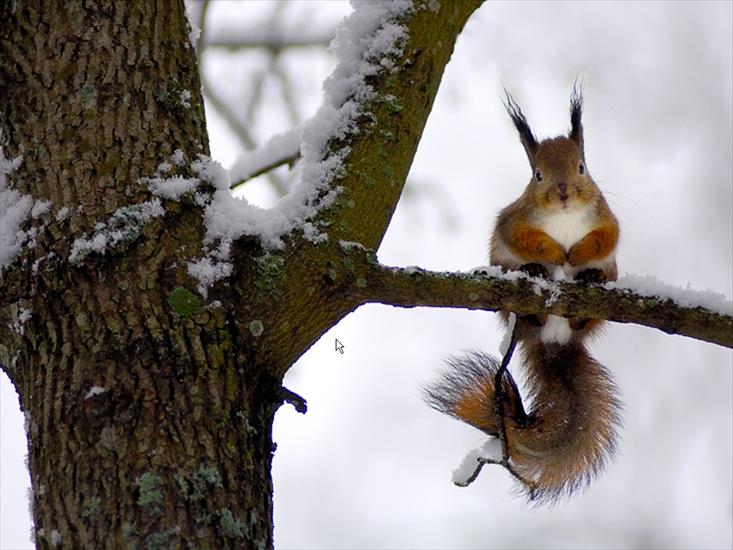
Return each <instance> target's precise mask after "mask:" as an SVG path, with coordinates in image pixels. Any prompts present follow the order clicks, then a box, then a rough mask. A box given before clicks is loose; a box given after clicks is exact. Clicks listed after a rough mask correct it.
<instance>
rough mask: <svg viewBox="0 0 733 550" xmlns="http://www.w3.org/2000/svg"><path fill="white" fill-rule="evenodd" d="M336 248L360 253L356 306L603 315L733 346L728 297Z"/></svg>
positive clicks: (354, 256)
mask: <svg viewBox="0 0 733 550" xmlns="http://www.w3.org/2000/svg"><path fill="white" fill-rule="evenodd" d="M342 248H344V249H345V250H349V251H351V252H352V253H351V254H349V256H350V259H352V261H353V260H356V259H357V258H360V260H357V261H353V263H352V264H351V265H353V268H352V269H353V277H355V278H354V280H353V281H354V282H353V288H352V289H351V290H350V292H353V294H356V295H357V297H358V298H359V300H360V301H361V302H362V303H382V304H388V305H393V306H399V307H416V306H426V307H454V308H466V309H482V310H490V311H498V310H507V311H514V312H516V313H520V314H528V313H540V312H544V313H552V314H554V315H561V316H564V317H586V318H594V319H606V320H609V321H615V322H617V323H635V324H639V325H644V326H647V327H652V328H656V329H658V330H661V331H663V332H666V333H667V334H679V335H682V336H689V337H691V338H696V339H698V340H703V341H705V342H712V343H714V344H719V345H721V346H725V347H728V348H733V311H730V310H733V307H731V305H730V302H725V301H721V303H720V307H719V308H716V307H713V306H712V305H708V306H707V307H706V306H703V305H693V304H692V303H686V304H681V303H679V302H678V301H675V300H673V299H672V298H665V297H662V296H650V295H649V291H648V290H639V289H635V288H626V287H621V286H619V285H618V284H617V283H612V284H607V285H587V284H580V283H574V282H551V281H547V280H544V279H538V278H530V277H528V276H526V275H524V274H523V273H515V272H510V273H506V274H500V273H499V270H498V269H497V268H493V267H492V268H487V269H486V270H485V271H484V272H483V273H482V272H480V271H477V272H475V273H448V272H435V271H426V270H423V269H419V268H395V267H388V266H384V265H382V264H379V263H377V262H376V261H375V260H374V256H373V254H358V253H353V252H354V251H355V250H359V247H358V246H352V245H349V243H342ZM361 250H362V251H363V249H361ZM487 273H491V275H489V274H487ZM667 288H669V287H667ZM680 290H681V289H680ZM696 295H697V296H699V297H700V301H701V302H702V303H705V302H706V298H709V293H706V292H695V291H689V290H688V291H686V296H687V297H688V300H687V301H688V302H689V301H690V300H689V297H694V296H696ZM708 301H709V300H708Z"/></svg>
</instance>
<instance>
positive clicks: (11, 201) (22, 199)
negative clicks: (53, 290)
mask: <svg viewBox="0 0 733 550" xmlns="http://www.w3.org/2000/svg"><path fill="white" fill-rule="evenodd" d="M1 137H2V134H0V138H1ZM22 160H23V158H22V157H20V156H19V157H16V158H14V159H12V160H10V159H7V158H5V152H4V151H3V147H2V145H0V272H1V271H2V269H3V268H4V267H6V266H7V265H9V264H10V262H11V261H12V260H13V258H14V257H15V255H16V254H17V253H18V251H19V250H20V248H21V247H22V246H23V245H24V244H25V242H26V241H27V240H28V239H29V238H30V237H31V235H30V234H29V232H28V231H24V230H22V229H21V226H22V225H23V223H24V222H25V221H26V220H27V219H28V216H29V215H30V213H31V211H32V210H33V207H34V204H33V198H32V197H30V196H28V195H23V194H21V193H18V192H17V191H15V190H14V189H11V188H10V186H9V184H8V177H7V176H8V174H10V173H12V172H13V171H14V170H17V168H18V166H20V163H21V162H22Z"/></svg>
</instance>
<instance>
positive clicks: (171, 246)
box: [0, 0, 479, 549]
mask: <svg viewBox="0 0 733 550" xmlns="http://www.w3.org/2000/svg"><path fill="white" fill-rule="evenodd" d="M384 5H385V6H386V5H389V4H384ZM478 5H479V2H478V1H477V0H462V1H460V2H459V1H456V2H450V3H448V2H444V3H443V4H442V5H441V4H440V3H438V2H425V3H421V4H417V6H416V7H415V8H414V9H411V10H408V11H405V12H403V13H399V14H398V15H396V16H395V17H397V18H398V19H396V20H394V21H390V22H389V23H390V24H391V25H394V24H395V23H397V24H400V25H402V24H404V25H405V27H406V28H407V30H408V31H409V32H408V33H406V34H407V35H408V36H409V41H408V42H407V43H406V44H405V46H404V52H403V53H402V54H400V56H398V57H395V58H394V59H390V60H387V61H389V63H386V65H379V67H380V68H379V70H380V71H383V70H385V71H386V69H385V66H391V65H390V63H394V67H399V71H390V72H389V74H386V73H385V75H377V74H376V73H371V74H370V76H369V86H370V89H372V90H373V92H374V94H373V96H372V98H371V100H370V101H371V102H370V103H369V104H368V105H366V104H365V105H361V106H360V108H363V109H364V111H363V113H362V114H363V116H361V118H360V119H359V121H358V124H360V125H362V126H363V127H362V128H359V129H358V131H354V132H353V133H352V134H348V132H347V133H346V134H344V133H343V132H339V131H338V130H339V129H337V130H335V131H336V132H337V133H338V135H335V136H334V139H332V140H331V141H329V147H330V149H329V150H328V151H325V152H324V153H323V154H324V155H326V156H328V155H332V154H333V155H337V154H338V151H339V147H344V149H341V151H348V155H347V156H348V159H347V160H345V161H344V171H343V173H341V174H340V175H339V178H340V179H339V180H338V182H336V183H334V182H329V183H330V184H331V185H332V187H334V188H335V187H336V186H338V188H339V190H340V195H339V198H338V200H337V201H335V202H334V203H333V204H332V205H331V206H329V207H328V208H324V209H323V210H321V211H319V212H318V214H317V216H315V218H314V220H315V222H314V223H319V224H321V227H323V228H328V230H327V231H328V239H327V242H325V243H323V242H318V243H315V242H312V241H309V240H308V239H306V238H304V237H303V236H302V235H300V234H291V235H288V236H287V246H286V247H285V248H284V250H282V251H276V252H272V251H269V252H268V251H265V250H264V249H263V248H262V246H261V245H260V243H259V241H258V240H257V239H254V238H249V237H247V236H244V237H242V238H240V239H238V240H236V241H235V242H234V243H232V249H231V265H232V266H233V267H232V273H231V275H230V276H229V277H228V278H227V279H226V280H224V281H222V282H221V283H219V284H217V285H214V286H213V287H212V288H210V289H209V292H208V296H207V297H205V299H204V298H202V297H201V296H199V295H197V294H196V293H195V290H196V282H195V281H194V280H193V279H192V277H191V276H190V275H189V273H188V266H189V264H190V262H191V261H192V259H194V258H200V257H201V256H202V249H203V246H204V245H203V243H204V235H205V227H204V223H203V209H202V207H201V204H200V202H196V198H195V197H190V196H189V197H184V198H183V199H182V200H180V201H177V202H176V201H165V202H163V201H161V200H160V199H159V198H158V197H156V196H154V195H153V194H152V193H151V189H150V178H151V177H155V176H156V175H160V173H161V172H165V173H166V175H167V176H173V175H175V176H181V177H183V178H186V177H191V176H193V175H194V174H193V170H194V169H193V167H192V165H191V161H193V160H196V157H197V156H198V155H208V141H207V135H206V130H205V120H204V111H203V102H202V98H201V95H200V84H199V79H198V73H197V67H196V58H195V52H194V50H193V47H192V46H191V44H190V43H189V40H188V35H189V31H190V29H189V28H188V23H187V21H186V17H185V13H184V7H183V3H182V1H181V0H176V1H173V0H171V1H166V2H158V3H156V2H149V1H147V0H136V1H129V2H114V3H111V2H102V1H100V2H93V1H91V0H89V1H86V2H67V1H66V0H55V1H54V0H50V1H41V0H38V1H37V2H4V3H2V4H0V59H1V60H2V63H0V98H2V99H3V104H2V106H0V107H1V110H0V129H2V131H3V134H2V136H0V144H1V145H2V150H1V152H2V155H3V156H4V157H5V158H7V159H13V158H16V157H22V161H20V165H19V166H18V167H17V169H16V170H15V171H13V172H12V173H11V174H9V176H8V178H9V180H10V188H11V189H12V190H13V192H16V191H17V192H18V193H21V194H23V195H26V196H28V197H31V198H32V200H33V201H35V203H34V204H35V206H36V207H35V208H34V209H33V213H34V214H33V219H30V220H27V221H26V222H25V225H24V230H25V231H26V233H25V236H26V237H28V239H29V242H28V243H27V244H26V245H25V246H23V247H22V248H21V249H20V250H19V252H18V253H17V254H16V255H15V256H14V257H13V259H12V263H10V264H9V265H6V266H0V269H1V270H0V287H1V288H2V292H1V293H0V366H1V367H2V368H3V369H4V370H5V372H6V373H7V374H8V376H9V378H10V379H11V381H12V382H13V384H14V385H15V387H16V388H17V390H18V393H19V394H20V396H21V398H20V399H21V407H22V409H23V411H24V412H25V415H26V419H27V434H28V440H29V466H30V471H31V483H32V490H33V498H32V502H33V516H34V520H35V534H36V544H37V546H38V547H41V548H46V547H53V546H58V545H62V546H63V547H68V548H120V547H130V548H135V547H145V548H168V547H171V548H179V547H184V546H188V547H191V548H212V549H213V548H228V547H232V548H272V547H273V536H272V532H273V523H272V510H273V506H272V479H271V466H272V453H273V450H274V445H273V441H272V421H273V416H274V413H275V411H276V410H277V408H278V407H279V406H280V405H281V404H282V402H283V400H284V399H285V400H288V401H290V402H292V403H294V404H295V406H296V407H298V408H299V409H300V408H302V407H301V405H302V402H301V401H299V399H298V397H297V396H294V395H292V394H289V392H287V390H285V389H284V388H282V386H281V380H282V377H283V375H284V374H285V372H286V371H287V369H288V368H289V367H290V366H291V365H292V364H293V363H294V361H295V360H296V359H297V358H298V357H299V356H300V355H302V354H303V353H304V352H305V351H306V350H307V349H308V348H309V347H310V346H311V345H312V344H313V342H315V341H316V340H317V339H318V338H319V337H320V336H321V335H322V334H323V333H324V332H325V331H326V330H328V328H330V327H331V326H333V325H334V324H335V323H336V322H337V321H338V320H339V319H341V318H342V317H343V316H344V315H346V314H347V313H348V312H349V311H352V310H353V309H355V308H356V307H358V306H359V305H360V304H361V303H363V302H364V301H365V298H364V296H361V295H359V293H358V292H355V290H354V289H355V288H361V286H362V283H363V281H364V278H363V277H357V276H356V272H355V271H354V267H355V265H356V263H355V261H354V259H353V258H352V256H353V255H354V254H361V255H365V257H366V258H369V259H373V257H374V256H373V253H371V252H369V251H367V250H365V249H364V248H363V247H356V248H353V247H352V248H349V246H351V245H349V246H346V245H344V244H343V243H344V242H347V241H348V242H351V241H358V242H359V243H362V245H364V246H366V247H369V248H373V249H376V248H377V247H378V246H379V243H380V241H381V238H382V236H383V235H384V232H385V230H386V228H387V225H388V223H389V219H390V217H391V215H392V212H393V211H394V208H395V206H396V203H397V200H398V199H399V196H400V193H401V191H402V188H403V185H404V181H405V178H406V177H407V172H408V170H409V167H410V163H411V161H412V158H413V155H414V153H415V150H416V148H417V143H418V142H419V139H420V135H421V133H422V129H423V127H424V124H425V121H426V119H427V116H428V114H429V112H430V108H431V105H432V102H433V99H434V97H435V94H436V92H437V89H438V85H439V83H440V79H441V77H442V73H443V69H444V67H445V65H446V63H447V62H448V59H449V58H450V54H451V52H452V48H453V44H454V42H455V39H456V37H457V36H458V34H459V33H460V30H461V28H462V27H463V24H464V23H465V21H466V19H467V18H468V16H469V15H470V13H471V12H473V10H474V9H476V7H477V6H478ZM369 9H370V8H369V7H368V6H367V11H369ZM381 24H383V25H386V24H387V23H385V22H384V21H382V22H381ZM391 28H392V30H394V27H391ZM389 32H390V31H389V30H388V31H387V34H389ZM436 44H437V46H436ZM362 55H363V56H364V59H365V62H369V63H371V62H372V61H373V60H372V59H369V58H368V56H369V52H368V48H366V47H364V51H363V52H362ZM382 76H385V77H384V78H382ZM399 98H401V100H402V103H400V99H399ZM5 164H7V163H5V162H4V161H2V158H0V169H3V170H4V172H5V171H6V170H5ZM164 165H165V166H164ZM4 172H3V177H5V175H4ZM200 181H203V180H200ZM206 193H209V195H211V194H212V193H213V190H212V189H208V188H206V185H205V182H204V185H203V186H202V188H201V189H200V194H201V196H204V199H205V195H206ZM201 196H200V197H199V198H201ZM29 200H31V199H29ZM324 231H325V230H324ZM294 233H296V232H294ZM347 244H348V243H347Z"/></svg>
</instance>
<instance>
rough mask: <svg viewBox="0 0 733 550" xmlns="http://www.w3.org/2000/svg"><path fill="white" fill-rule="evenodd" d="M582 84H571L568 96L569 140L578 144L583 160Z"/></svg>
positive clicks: (576, 82)
mask: <svg viewBox="0 0 733 550" xmlns="http://www.w3.org/2000/svg"><path fill="white" fill-rule="evenodd" d="M582 116H583V82H582V81H581V82H578V81H577V80H576V81H575V82H574V83H573V91H572V93H571V94H570V135H569V136H568V137H569V138H570V139H571V140H573V141H574V142H575V143H577V144H578V149H580V158H584V157H585V154H584V152H583V123H582V122H581V118H582Z"/></svg>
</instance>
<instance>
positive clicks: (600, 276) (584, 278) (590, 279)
mask: <svg viewBox="0 0 733 550" xmlns="http://www.w3.org/2000/svg"><path fill="white" fill-rule="evenodd" d="M575 280H576V281H580V282H581V283H605V282H606V281H608V277H607V276H606V273H605V272H604V271H603V270H602V269H597V268H595V267H592V268H589V269H584V270H583V271H580V272H579V273H578V274H577V275H576V276H575Z"/></svg>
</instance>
